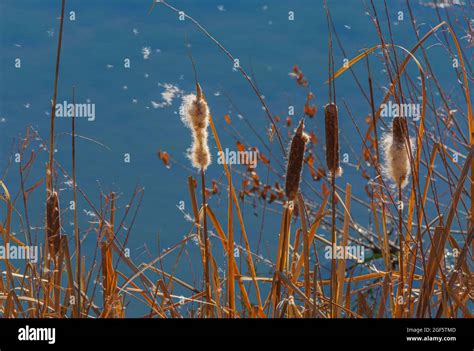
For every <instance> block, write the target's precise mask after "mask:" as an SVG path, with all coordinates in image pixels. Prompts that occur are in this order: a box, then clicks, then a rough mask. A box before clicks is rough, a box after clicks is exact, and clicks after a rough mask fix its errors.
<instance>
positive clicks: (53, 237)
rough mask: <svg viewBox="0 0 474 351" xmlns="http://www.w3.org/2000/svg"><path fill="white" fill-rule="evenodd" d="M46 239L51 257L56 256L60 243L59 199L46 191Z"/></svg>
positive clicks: (55, 193) (54, 193) (56, 195)
mask: <svg viewBox="0 0 474 351" xmlns="http://www.w3.org/2000/svg"><path fill="white" fill-rule="evenodd" d="M46 239H47V241H48V245H49V252H50V254H51V256H52V257H54V256H56V254H57V253H58V251H59V247H60V243H61V221H60V212H59V198H58V193H57V192H56V191H53V192H50V191H48V195H47V199H46Z"/></svg>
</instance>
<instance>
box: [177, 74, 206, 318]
mask: <svg viewBox="0 0 474 351" xmlns="http://www.w3.org/2000/svg"><path fill="white" fill-rule="evenodd" d="M182 110H183V116H182V119H183V122H184V123H185V125H186V126H187V127H188V128H190V129H191V132H192V137H193V144H192V146H191V149H190V150H189V158H190V160H191V163H192V165H193V167H195V168H197V169H199V170H200V172H201V191H202V208H203V212H202V214H203V225H202V241H203V242H204V257H203V258H204V260H203V261H204V262H203V265H204V279H205V287H206V299H207V304H206V305H205V309H204V310H205V311H204V312H205V314H206V315H208V316H210V315H211V314H212V311H211V309H210V308H209V306H210V304H211V301H212V288H211V275H212V274H211V272H210V270H211V266H210V259H211V252H210V241H209V237H208V233H207V214H206V182H205V170H206V169H207V167H208V166H209V165H210V163H211V153H210V151H209V145H208V132H207V128H208V126H209V118H210V112H209V106H208V105H207V102H206V99H205V97H204V94H203V92H202V89H201V86H200V85H199V83H197V82H196V95H194V94H189V95H187V96H185V97H183V109H182Z"/></svg>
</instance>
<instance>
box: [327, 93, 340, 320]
mask: <svg viewBox="0 0 474 351" xmlns="http://www.w3.org/2000/svg"><path fill="white" fill-rule="evenodd" d="M324 125H325V132H326V165H327V168H328V170H329V174H330V177H331V223H332V235H331V237H332V240H331V244H332V247H334V246H335V245H337V237H336V177H337V176H339V175H340V174H341V167H339V123H338V110H337V106H336V104H335V103H332V102H331V103H329V104H327V105H326V106H325V107H324ZM331 281H332V284H331V300H332V301H335V300H336V292H337V277H336V260H334V258H333V259H332V260H331ZM335 313H336V305H335V304H332V308H331V316H332V317H334V315H335Z"/></svg>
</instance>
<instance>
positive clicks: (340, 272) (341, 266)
mask: <svg viewBox="0 0 474 351" xmlns="http://www.w3.org/2000/svg"><path fill="white" fill-rule="evenodd" d="M351 195H352V186H351V185H350V184H349V183H347V184H346V198H345V205H344V208H345V211H344V226H343V231H342V233H343V236H342V243H341V246H342V247H346V245H347V244H348V242H349V225H350V220H351V213H350V211H351ZM345 272H346V258H342V259H341V260H340V261H338V263H337V276H336V277H337V284H336V304H337V305H342V304H343V302H342V299H343V292H344V273H345ZM335 316H336V317H337V318H339V317H340V316H341V310H340V309H339V308H337V309H336V311H335Z"/></svg>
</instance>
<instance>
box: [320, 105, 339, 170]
mask: <svg viewBox="0 0 474 351" xmlns="http://www.w3.org/2000/svg"><path fill="white" fill-rule="evenodd" d="M337 114H338V112H337V106H336V104H334V103H329V104H327V105H326V106H325V107H324V123H325V129H326V165H327V167H328V169H329V172H330V173H331V174H333V175H335V176H336V177H337V176H339V175H341V173H342V169H341V167H339V125H338V117H337Z"/></svg>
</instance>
